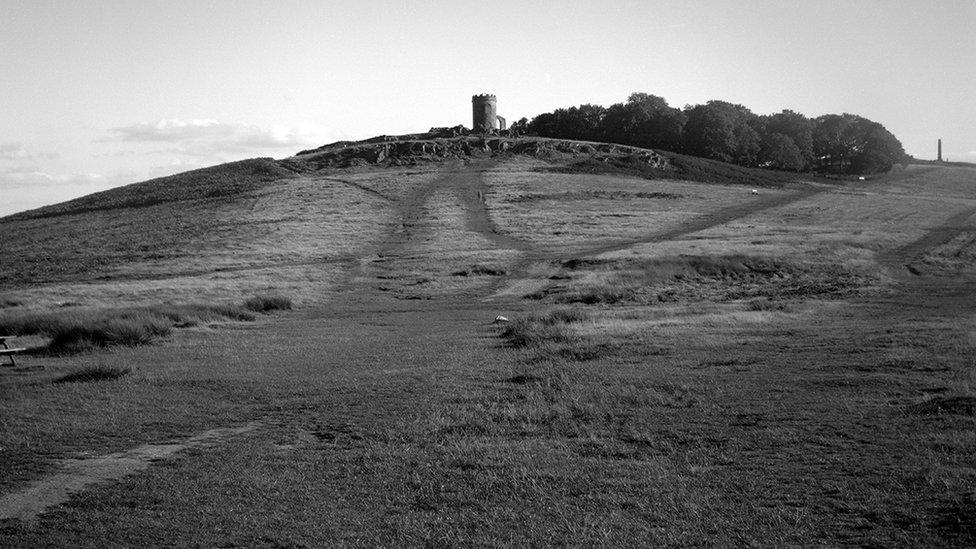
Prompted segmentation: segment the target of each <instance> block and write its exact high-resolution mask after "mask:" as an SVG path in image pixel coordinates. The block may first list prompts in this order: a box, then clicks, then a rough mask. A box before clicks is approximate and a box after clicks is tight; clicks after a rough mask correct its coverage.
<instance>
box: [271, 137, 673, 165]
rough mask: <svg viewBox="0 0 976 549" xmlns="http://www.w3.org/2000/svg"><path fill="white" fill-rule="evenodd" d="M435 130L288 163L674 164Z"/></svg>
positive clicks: (620, 151) (653, 155) (643, 153)
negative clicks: (571, 159) (516, 160)
mask: <svg viewBox="0 0 976 549" xmlns="http://www.w3.org/2000/svg"><path fill="white" fill-rule="evenodd" d="M432 130H440V131H437V132H436V133H435V132H434V131H432V132H431V133H430V134H419V135H409V136H400V137H391V136H380V137H374V138H372V139H368V140H365V141H358V142H348V141H341V142H338V143H333V144H330V145H326V146H324V147H320V148H318V149H312V150H307V151H302V152H300V153H298V154H297V155H296V156H294V157H292V158H289V159H286V160H284V161H282V162H284V163H286V164H293V165H295V167H298V166H301V167H304V168H306V169H309V168H310V169H324V168H345V167H350V166H359V165H370V164H379V165H409V164H415V163H418V162H431V161H435V162H436V161H442V160H447V159H465V158H490V157H494V156H499V155H525V156H533V157H539V158H552V159H556V158H560V157H566V156H589V157H593V158H596V159H600V160H609V159H627V160H628V161H630V162H631V163H640V164H643V165H646V166H649V167H651V168H656V169H670V167H671V166H670V163H669V162H668V159H667V158H665V157H664V156H662V155H660V154H658V153H657V152H655V151H652V150H650V149H640V148H637V147H628V146H625V145H615V144H613V143H593V142H587V141H571V140H566V139H546V138H538V137H526V138H514V137H505V136H491V135H489V136H470V135H469V136H464V135H461V136H458V137H447V138H442V137H435V138H431V137H429V136H430V135H431V134H434V135H444V134H445V133H447V132H446V131H444V130H447V131H451V132H452V133H454V132H458V130H457V129H456V128H449V129H447V128H433V129H432Z"/></svg>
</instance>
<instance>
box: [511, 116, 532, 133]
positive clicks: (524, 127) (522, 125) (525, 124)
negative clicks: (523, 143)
mask: <svg viewBox="0 0 976 549" xmlns="http://www.w3.org/2000/svg"><path fill="white" fill-rule="evenodd" d="M508 129H509V130H510V131H511V132H512V135H525V134H526V132H528V129H529V119H528V118H526V117H524V116H523V117H522V118H519V119H518V121H516V122H512V125H511V126H509V127H508Z"/></svg>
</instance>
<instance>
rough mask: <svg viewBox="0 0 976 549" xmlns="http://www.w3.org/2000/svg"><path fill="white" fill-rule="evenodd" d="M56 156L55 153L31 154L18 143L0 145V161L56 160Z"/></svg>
mask: <svg viewBox="0 0 976 549" xmlns="http://www.w3.org/2000/svg"><path fill="white" fill-rule="evenodd" d="M58 156H59V155H58V153H55V152H40V153H32V152H30V151H28V150H27V149H26V148H24V146H23V145H21V144H20V143H0V160H13V161H24V160H38V159H50V158H58Z"/></svg>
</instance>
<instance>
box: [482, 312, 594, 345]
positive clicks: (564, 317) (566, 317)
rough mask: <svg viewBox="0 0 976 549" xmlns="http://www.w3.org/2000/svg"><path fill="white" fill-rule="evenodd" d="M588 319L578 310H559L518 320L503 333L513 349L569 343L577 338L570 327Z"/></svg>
mask: <svg viewBox="0 0 976 549" xmlns="http://www.w3.org/2000/svg"><path fill="white" fill-rule="evenodd" d="M587 318H588V317H587V315H586V313H584V312H583V311H580V310H578V309H557V310H555V311H550V312H548V313H545V314H542V315H533V316H527V317H522V318H517V319H515V320H514V321H512V322H511V323H509V324H508V325H507V326H506V327H505V329H504V330H503V331H502V333H501V337H503V338H505V339H507V340H508V343H509V345H511V346H512V347H528V346H531V345H540V344H544V343H551V342H564V341H569V340H571V339H573V338H574V337H575V334H574V333H573V331H572V329H571V328H570V327H569V326H568V325H569V324H571V323H574V322H582V321H584V320H586V319H587Z"/></svg>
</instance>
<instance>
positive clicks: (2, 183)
mask: <svg viewBox="0 0 976 549" xmlns="http://www.w3.org/2000/svg"><path fill="white" fill-rule="evenodd" d="M106 181H107V178H106V177H105V176H104V175H102V174H97V173H83V174H71V175H63V174H52V173H50V172H47V171H44V169H43V168H41V167H40V166H33V165H20V166H12V167H4V168H0V188H7V189H9V188H30V187H48V186H60V185H92V184H100V183H103V182H106Z"/></svg>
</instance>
